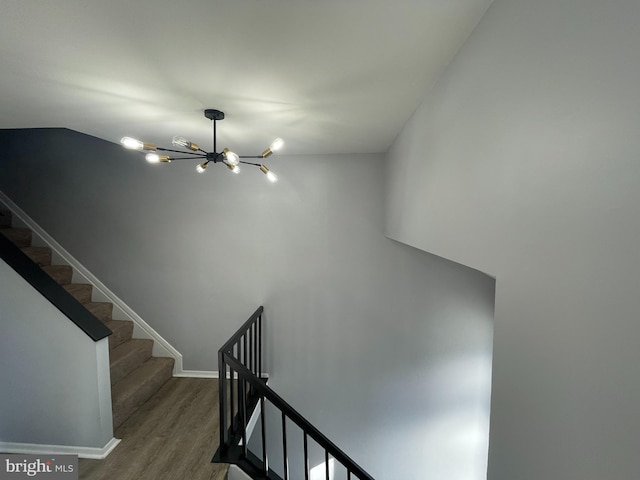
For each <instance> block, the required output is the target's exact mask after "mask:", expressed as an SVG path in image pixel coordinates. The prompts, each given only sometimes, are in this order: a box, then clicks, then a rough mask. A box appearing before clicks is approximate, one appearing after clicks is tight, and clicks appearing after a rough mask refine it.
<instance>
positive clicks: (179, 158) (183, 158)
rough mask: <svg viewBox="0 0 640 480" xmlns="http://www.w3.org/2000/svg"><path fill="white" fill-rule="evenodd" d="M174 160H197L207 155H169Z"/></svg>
mask: <svg viewBox="0 0 640 480" xmlns="http://www.w3.org/2000/svg"><path fill="white" fill-rule="evenodd" d="M169 158H170V159H171V160H172V161H173V160H195V159H196V158H207V157H206V155H197V156H195V157H169Z"/></svg>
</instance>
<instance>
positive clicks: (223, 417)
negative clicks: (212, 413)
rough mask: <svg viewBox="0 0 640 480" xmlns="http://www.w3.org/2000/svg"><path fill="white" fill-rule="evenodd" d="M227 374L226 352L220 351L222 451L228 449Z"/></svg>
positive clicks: (219, 397)
mask: <svg viewBox="0 0 640 480" xmlns="http://www.w3.org/2000/svg"><path fill="white" fill-rule="evenodd" d="M226 375H227V366H226V365H225V363H224V353H223V352H218V376H219V377H220V380H219V382H218V402H219V406H218V409H219V410H218V415H219V416H220V418H219V419H218V421H219V424H220V452H222V453H226V451H227V384H226V381H225V377H226Z"/></svg>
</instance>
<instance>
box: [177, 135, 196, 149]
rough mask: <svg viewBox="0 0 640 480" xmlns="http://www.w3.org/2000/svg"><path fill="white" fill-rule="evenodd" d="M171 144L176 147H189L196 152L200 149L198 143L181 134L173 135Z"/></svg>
mask: <svg viewBox="0 0 640 480" xmlns="http://www.w3.org/2000/svg"><path fill="white" fill-rule="evenodd" d="M171 144H172V145H173V146H174V147H184V148H188V149H189V150H193V151H194V152H195V151H197V150H199V149H200V147H198V145H196V144H195V143H192V142H190V141H189V140H187V139H186V138H184V137H179V136H175V137H173V139H172V140H171Z"/></svg>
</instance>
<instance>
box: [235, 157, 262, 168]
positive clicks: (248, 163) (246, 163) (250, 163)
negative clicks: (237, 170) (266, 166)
mask: <svg viewBox="0 0 640 480" xmlns="http://www.w3.org/2000/svg"><path fill="white" fill-rule="evenodd" d="M240 158H262V157H240ZM240 163H244V164H245V165H255V166H256V167H259V166H260V164H259V163H253V162H243V161H242V160H240Z"/></svg>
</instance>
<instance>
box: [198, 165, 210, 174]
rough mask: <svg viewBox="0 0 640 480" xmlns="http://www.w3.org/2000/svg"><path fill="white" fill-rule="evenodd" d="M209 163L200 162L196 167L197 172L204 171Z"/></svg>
mask: <svg viewBox="0 0 640 480" xmlns="http://www.w3.org/2000/svg"><path fill="white" fill-rule="evenodd" d="M207 163H209V162H202V163H201V164H199V165H198V166H197V167H196V172H198V173H204V170H205V168H207Z"/></svg>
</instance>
